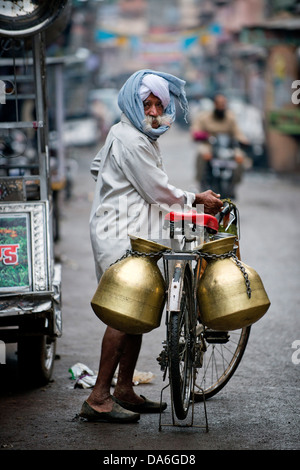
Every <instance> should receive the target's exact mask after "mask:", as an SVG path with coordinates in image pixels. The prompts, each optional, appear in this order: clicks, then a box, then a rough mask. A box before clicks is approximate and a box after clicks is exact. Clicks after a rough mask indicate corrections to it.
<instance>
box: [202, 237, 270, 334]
mask: <svg viewBox="0 0 300 470" xmlns="http://www.w3.org/2000/svg"><path fill="white" fill-rule="evenodd" d="M235 240H236V238H235V237H234V236H230V237H227V238H221V239H220V240H214V241H211V242H208V243H206V244H204V245H203V247H202V249H201V251H203V252H205V253H209V254H224V253H228V252H230V251H232V250H233V247H234V243H235ZM206 261H207V266H206V268H205V271H204V273H203V275H202V277H201V278H200V281H199V285H198V287H197V299H198V302H199V310H200V317H201V321H202V323H203V324H204V325H206V326H207V327H209V328H212V329H214V330H220V331H230V330H236V329H239V328H243V327H245V326H249V325H251V324H252V323H255V322H256V321H257V320H259V319H260V318H261V317H262V316H263V315H264V314H265V313H266V312H267V310H268V308H269V306H270V301H269V299H268V296H267V294H266V291H265V289H264V286H263V284H262V281H261V279H260V277H259V275H258V274H257V272H256V271H255V270H254V269H253V268H251V267H250V266H247V265H246V264H244V263H241V265H242V266H243V267H244V269H245V270H246V273H247V274H248V279H249V281H250V288H251V297H250V298H249V297H248V294H247V288H246V283H245V278H244V276H243V273H242V271H241V270H240V268H239V267H238V266H237V264H236V263H235V261H234V260H233V258H232V257H227V258H225V259H209V258H207V259H206Z"/></svg>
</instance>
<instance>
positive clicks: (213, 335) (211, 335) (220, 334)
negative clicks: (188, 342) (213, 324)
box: [204, 330, 230, 344]
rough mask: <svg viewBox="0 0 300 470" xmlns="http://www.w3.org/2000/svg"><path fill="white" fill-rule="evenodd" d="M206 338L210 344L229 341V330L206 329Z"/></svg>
mask: <svg viewBox="0 0 300 470" xmlns="http://www.w3.org/2000/svg"><path fill="white" fill-rule="evenodd" d="M204 338H205V340H206V341H207V343H210V344H225V343H227V342H228V341H229V338H230V335H229V333H228V331H215V330H205V332H204Z"/></svg>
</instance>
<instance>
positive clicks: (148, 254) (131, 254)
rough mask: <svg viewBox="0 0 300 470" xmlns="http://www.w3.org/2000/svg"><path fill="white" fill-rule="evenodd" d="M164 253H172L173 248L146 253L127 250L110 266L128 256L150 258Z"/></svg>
mask: <svg viewBox="0 0 300 470" xmlns="http://www.w3.org/2000/svg"><path fill="white" fill-rule="evenodd" d="M164 253H172V250H161V251H155V252H153V253H144V252H141V251H134V250H126V253H125V254H124V255H123V256H121V258H119V259H117V260H116V261H114V262H113V263H112V264H111V265H110V266H113V265H114V264H116V263H118V262H119V261H122V260H123V259H125V258H127V257H128V256H144V257H149V258H155V257H156V256H162V255H163V254H164Z"/></svg>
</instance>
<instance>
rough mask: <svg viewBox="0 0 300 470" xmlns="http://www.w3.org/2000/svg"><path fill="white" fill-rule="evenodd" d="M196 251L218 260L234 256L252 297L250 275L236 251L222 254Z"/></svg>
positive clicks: (205, 257)
mask: <svg viewBox="0 0 300 470" xmlns="http://www.w3.org/2000/svg"><path fill="white" fill-rule="evenodd" d="M196 253H197V254H198V255H199V256H201V257H202V258H204V259H211V260H216V259H226V258H232V259H233V261H234V262H235V264H236V265H237V267H238V268H239V269H240V271H241V272H242V274H243V276H244V279H245V284H246V290H247V295H248V297H249V299H250V298H251V286H250V280H249V277H248V273H247V271H246V269H245V268H244V266H243V264H242V263H241V261H240V260H239V259H238V257H237V256H236V254H235V252H234V251H228V252H227V253H222V254H220V255H217V254H214V253H203V252H202V251H196Z"/></svg>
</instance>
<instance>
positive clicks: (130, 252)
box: [110, 250, 251, 299]
mask: <svg viewBox="0 0 300 470" xmlns="http://www.w3.org/2000/svg"><path fill="white" fill-rule="evenodd" d="M164 253H172V250H161V251H156V252H153V253H144V252H141V251H134V250H126V253H125V254H124V255H123V256H121V258H119V259H117V260H116V261H115V262H114V263H112V264H111V265H110V266H113V265H114V264H116V263H118V262H119V261H122V260H123V259H125V258H127V257H128V256H144V257H149V258H155V257H156V256H162V255H163V254H164ZM194 253H196V254H198V255H199V256H200V257H202V258H204V259H211V260H216V259H226V258H232V259H233V261H234V262H235V264H236V265H237V267H238V268H239V269H240V271H241V272H242V274H243V276H244V279H245V284H246V290H247V295H248V297H249V299H250V298H251V286H250V280H249V277H248V273H247V271H246V270H245V268H244V266H243V264H242V263H241V261H240V260H239V259H238V257H237V256H236V254H235V252H234V251H228V252H227V253H222V254H220V255H217V254H214V253H203V252H202V251H195V252H194Z"/></svg>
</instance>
